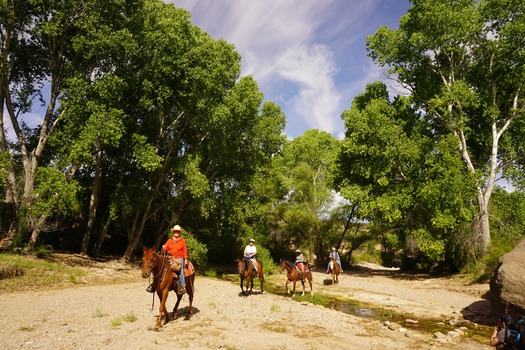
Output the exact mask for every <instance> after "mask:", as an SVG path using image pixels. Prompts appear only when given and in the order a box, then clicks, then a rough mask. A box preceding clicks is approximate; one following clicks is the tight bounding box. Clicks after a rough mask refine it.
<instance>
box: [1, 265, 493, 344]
mask: <svg viewBox="0 0 525 350" xmlns="http://www.w3.org/2000/svg"><path fill="white" fill-rule="evenodd" d="M117 265H118V264H116V263H114V264H113V265H112V266H111V267H107V266H105V267H101V266H91V267H89V270H90V276H97V278H96V285H93V282H92V281H91V280H90V278H89V277H88V278H86V281H85V284H86V285H83V286H78V287H72V288H62V289H55V290H46V291H27V292H18V293H8V294H2V295H0V310H1V317H0V339H1V343H0V344H1V345H0V347H1V348H3V349H155V348H158V349H164V348H167V347H177V348H190V349H250V350H251V349H294V350H295V349H383V348H384V349H407V348H410V349H445V350H446V349H467V350H470V349H472V350H474V349H490V348H491V347H489V346H488V345H485V344H482V343H480V342H479V341H475V340H472V339H471V338H469V337H468V336H460V337H457V338H454V339H452V338H450V337H448V338H447V337H446V338H444V339H442V340H439V339H437V338H435V337H434V336H433V335H432V334H428V333H424V332H419V331H414V330H410V329H409V330H408V331H407V332H399V331H392V330H390V329H388V328H387V327H386V326H384V325H383V324H382V321H381V320H378V319H372V318H365V317H359V316H355V315H351V314H347V313H343V312H340V311H336V310H333V309H329V308H325V307H321V306H316V305H313V304H310V303H307V302H298V301H295V299H294V298H291V297H288V296H285V295H283V294H282V291H284V283H285V280H286V276H285V275H284V274H281V275H274V276H269V277H267V281H269V282H275V283H277V284H280V287H279V288H278V292H279V291H280V292H281V294H272V293H267V292H265V293H263V294H261V293H260V291H259V289H258V285H257V284H256V287H255V288H254V292H253V293H252V294H251V295H249V296H248V297H244V296H242V295H241V294H240V293H239V292H240V288H239V285H238V283H232V282H229V281H225V280H219V279H217V278H210V277H203V276H197V277H196V281H195V285H196V292H195V300H194V304H193V305H194V310H193V312H194V314H193V316H192V317H191V319H190V320H184V315H185V314H186V312H187V307H188V297H187V296H184V298H183V300H182V302H181V305H180V308H179V311H178V313H177V319H175V320H173V321H170V322H169V323H167V324H166V325H164V326H163V327H162V328H160V329H156V328H155V327H154V325H155V322H156V316H157V315H158V307H159V305H160V303H159V300H158V299H157V298H156V297H155V300H154V299H153V297H152V294H149V293H147V292H146V291H145V288H146V287H147V285H148V281H147V280H141V279H140V278H139V276H140V271H139V270H138V269H136V268H132V269H129V268H119V267H118V266H117ZM115 274H125V276H124V277H123V278H121V279H120V280H119V282H117V281H116V280H115ZM313 275H314V276H313V279H314V293H330V294H332V295H340V296H342V297H348V298H352V299H355V300H359V301H362V302H365V303H373V304H375V305H378V306H381V307H383V308H385V309H389V310H393V311H395V312H401V313H404V314H410V315H413V316H412V317H414V318H416V319H417V318H418V317H421V318H424V317H425V318H428V317H437V318H439V317H441V318H443V319H444V320H446V319H454V318H455V319H458V317H459V319H460V320H461V321H462V322H463V321H464V318H463V317H465V318H468V319H470V320H471V321H472V320H474V322H467V323H463V324H466V325H467V328H472V327H475V326H477V323H476V322H477V321H479V322H488V321H487V320H488V319H489V317H490V312H489V310H490V304H488V302H487V301H486V300H484V299H483V298H482V295H483V294H484V293H486V292H487V291H488V285H473V286H467V285H463V284H461V283H459V282H454V281H453V280H452V279H450V278H432V279H428V278H422V277H418V276H411V277H409V276H408V275H403V274H399V273H397V272H396V271H389V270H385V269H380V268H378V267H375V266H364V269H359V270H358V269H355V270H354V269H352V270H351V271H346V272H345V274H343V275H342V276H341V277H340V283H339V284H338V285H334V286H332V285H331V284H328V277H327V275H325V274H324V273H319V272H314V274H313ZM101 276H111V277H108V281H107V282H106V283H104V281H103V280H104V278H103V277H101ZM108 282H109V284H108ZM175 301H176V297H175V294H173V293H171V294H170V297H169V298H168V302H167V307H168V311H170V314H171V311H172V308H173V307H174V305H175ZM153 302H154V306H153ZM466 332H467V334H468V330H466ZM489 336H490V334H487V340H488V337H489Z"/></svg>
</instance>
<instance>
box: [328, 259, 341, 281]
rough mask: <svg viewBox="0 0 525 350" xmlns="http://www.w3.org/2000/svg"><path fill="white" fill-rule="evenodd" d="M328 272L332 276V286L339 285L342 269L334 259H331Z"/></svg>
mask: <svg viewBox="0 0 525 350" xmlns="http://www.w3.org/2000/svg"><path fill="white" fill-rule="evenodd" d="M328 270H329V272H330V273H331V274H332V284H334V283H339V274H340V273H341V267H340V266H339V264H338V263H337V261H335V260H334V259H332V258H330V262H329V265H328Z"/></svg>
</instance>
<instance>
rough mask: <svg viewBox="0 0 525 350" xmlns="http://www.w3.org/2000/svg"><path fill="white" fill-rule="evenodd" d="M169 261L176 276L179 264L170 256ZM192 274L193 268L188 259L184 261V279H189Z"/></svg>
mask: <svg viewBox="0 0 525 350" xmlns="http://www.w3.org/2000/svg"><path fill="white" fill-rule="evenodd" d="M169 259H170V266H171V269H172V270H173V272H176V273H177V274H178V273H179V271H180V268H181V266H180V265H181V263H180V262H179V260H177V259H175V258H174V257H172V256H170V257H169ZM194 273H195V267H194V266H193V263H192V262H191V261H190V260H189V259H186V265H185V266H184V277H189V276H191V275H193V274H194Z"/></svg>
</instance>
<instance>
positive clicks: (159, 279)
mask: <svg viewBox="0 0 525 350" xmlns="http://www.w3.org/2000/svg"><path fill="white" fill-rule="evenodd" d="M158 258H159V255H158V254H157V253H155V255H153V258H152V259H151V261H152V263H151V266H150V268H149V271H150V272H151V274H150V276H151V275H153V282H155V280H157V286H156V287H157V288H158V287H159V286H160V284H161V282H162V280H163V279H164V277H165V276H166V271H167V269H165V268H164V265H165V263H166V252H164V253H162V265H161V266H160V270H159V272H158V273H157V275H155V271H154V268H155V266H157V259H158ZM161 274H162V276H160V275H161ZM159 276H160V278H159ZM148 282H149V279H148ZM151 296H152V298H153V299H152V302H151V310H150V311H153V308H154V307H155V293H151Z"/></svg>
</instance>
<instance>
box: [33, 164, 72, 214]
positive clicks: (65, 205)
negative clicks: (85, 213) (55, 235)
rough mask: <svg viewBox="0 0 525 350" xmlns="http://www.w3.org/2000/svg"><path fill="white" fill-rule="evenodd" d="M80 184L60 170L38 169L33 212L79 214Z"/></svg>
mask: <svg viewBox="0 0 525 350" xmlns="http://www.w3.org/2000/svg"><path fill="white" fill-rule="evenodd" d="M79 190H80V186H79V184H78V183H77V182H76V181H74V180H73V181H68V180H66V177H65V175H64V173H62V172H61V171H59V170H56V169H53V168H48V167H40V168H39V169H38V171H37V177H36V184H35V195H36V198H37V199H36V200H35V202H34V204H33V206H32V207H31V210H30V211H31V212H32V213H35V214H37V215H43V216H46V217H53V216H69V215H75V214H78V213H79V211H80V204H79V202H78V198H77V193H78V192H79Z"/></svg>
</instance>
